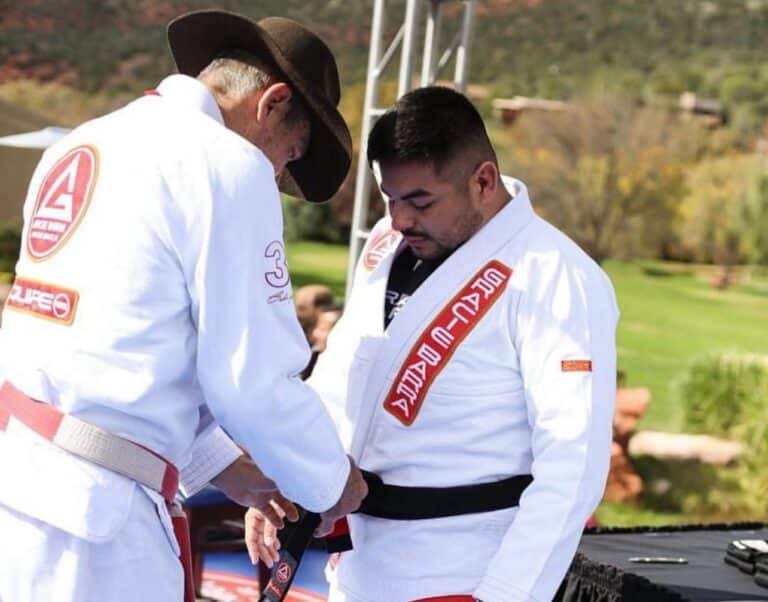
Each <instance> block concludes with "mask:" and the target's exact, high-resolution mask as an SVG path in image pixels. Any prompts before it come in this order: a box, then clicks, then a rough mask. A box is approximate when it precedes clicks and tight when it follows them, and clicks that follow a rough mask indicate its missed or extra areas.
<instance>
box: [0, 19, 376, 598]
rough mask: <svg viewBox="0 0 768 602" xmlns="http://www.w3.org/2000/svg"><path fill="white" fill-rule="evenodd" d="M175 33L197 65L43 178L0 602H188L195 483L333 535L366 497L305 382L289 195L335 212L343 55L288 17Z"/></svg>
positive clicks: (20, 331) (7, 473)
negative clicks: (298, 510)
mask: <svg viewBox="0 0 768 602" xmlns="http://www.w3.org/2000/svg"><path fill="white" fill-rule="evenodd" d="M168 35H169V42H170V46H171V51H172V53H173V56H174V59H175V60H176V64H177V66H178V69H179V72H180V73H179V74H177V75H172V76H170V77H168V78H166V79H165V80H163V82H161V83H160V85H158V87H157V89H156V90H153V91H150V92H149V93H148V94H147V95H145V96H144V97H143V98H140V99H138V100H136V101H134V102H133V103H131V104H129V105H127V106H126V107H124V108H122V109H120V110H118V111H115V112H114V113H111V114H109V115H106V116H105V117H102V118H100V119H96V120H93V121H90V122H88V123H85V124H83V125H82V126H80V127H78V128H76V129H75V130H74V131H73V132H72V133H71V134H70V135H68V136H67V137H66V138H64V139H63V140H62V141H60V142H59V143H57V144H56V145H55V146H53V147H51V148H50V149H48V151H46V153H45V154H44V156H43V158H42V160H41V162H40V164H39V166H38V168H37V170H36V172H35V174H34V175H33V178H32V182H31V184H30V188H29V193H28V196H27V200H26V204H25V208H24V217H25V225H24V231H23V240H22V248H21V255H20V260H19V263H18V265H17V276H16V281H15V282H14V285H13V289H12V291H11V293H10V296H9V300H8V302H7V304H6V307H5V310H4V313H3V334H2V336H3V350H4V356H3V357H2V358H0V363H1V364H2V368H3V369H2V372H3V377H4V378H5V379H7V380H5V382H4V383H0V384H2V388H0V534H1V535H0V600H2V601H3V602H11V601H12V602H32V601H34V602H39V601H46V602H48V601H51V600H56V601H57V602H66V601H78V602H80V601H83V602H85V601H93V600H99V601H102V602H107V601H109V602H122V601H126V602H128V601H131V602H134V601H135V600H139V599H140V600H142V602H154V601H157V602H161V601H162V602H169V601H174V600H178V601H181V600H182V599H183V597H186V599H187V600H190V599H192V596H193V592H192V591H191V589H190V588H189V586H188V585H187V586H186V588H185V576H184V573H183V570H182V563H180V562H179V557H180V555H181V556H182V557H183V555H184V546H183V545H180V542H183V539H184V532H183V530H181V529H179V530H178V531H177V534H176V535H177V536H174V528H175V527H177V526H178V524H177V523H176V522H175V521H172V518H171V515H172V514H174V508H173V504H172V502H173V499H174V496H175V494H176V490H177V487H178V486H179V485H180V486H181V488H182V489H183V490H184V492H185V493H187V494H191V493H194V492H195V491H196V490H198V489H200V488H201V487H202V486H203V485H204V484H205V483H207V482H209V481H211V480H213V482H214V483H215V484H217V485H218V486H219V487H221V488H222V489H223V490H224V491H225V493H227V494H228V495H230V497H233V499H235V500H236V501H238V502H240V503H242V504H244V505H249V506H255V507H258V508H260V509H261V510H262V511H264V512H267V513H271V514H272V516H276V514H275V512H274V506H275V505H277V506H281V507H282V508H283V510H285V511H287V513H288V515H289V517H290V516H291V515H293V514H294V513H295V509H294V508H293V507H292V506H291V505H290V503H289V502H287V501H286V500H285V499H284V498H283V497H282V495H281V494H280V493H279V491H282V492H283V493H284V494H285V495H286V497H288V498H290V499H292V500H295V501H296V502H298V503H300V504H302V505H303V506H305V507H306V508H307V509H309V510H312V511H315V512H320V513H323V518H324V523H323V524H321V527H320V530H321V531H324V530H327V527H328V525H330V524H331V523H332V522H333V520H334V519H335V518H336V517H338V516H340V515H343V514H346V513H348V512H350V511H353V510H355V509H356V508H357V506H358V505H359V503H360V500H361V499H362V497H363V496H364V495H365V492H366V487H365V484H364V482H363V481H362V479H361V477H360V473H359V471H358V469H357V468H356V467H355V466H354V465H353V464H352V463H351V462H350V461H349V460H348V458H347V457H346V456H345V454H344V452H343V449H342V446H341V444H340V443H339V440H338V438H337V435H336V434H335V429H334V426H333V424H332V423H331V421H330V419H329V417H328V415H327V414H326V411H325V410H324V408H323V406H322V404H321V403H320V402H319V400H318V398H317V396H316V394H315V393H313V392H312V390H311V389H309V388H307V387H306V386H305V385H304V384H303V383H302V382H301V380H300V379H299V378H298V374H299V373H300V372H301V370H302V368H303V367H304V365H305V364H306V362H307V360H308V358H309V350H308V348H307V345H306V342H305V340H304V337H303V335H302V331H301V328H300V327H299V323H298V321H297V319H296V314H295V310H294V306H293V303H292V299H291V297H292V295H291V284H290V278H289V275H288V270H287V265H286V262H285V249H284V246H283V242H282V215H281V208H280V197H279V192H278V190H282V191H284V192H288V193H290V194H294V195H297V196H300V197H302V198H305V199H306V200H308V201H310V202H320V201H325V200H327V199H328V198H329V197H331V196H332V195H333V194H334V192H335V191H336V190H337V189H338V187H339V185H340V184H341V182H342V180H343V178H344V177H345V175H346V173H347V171H348V168H349V164H350V155H351V143H350V137H349V132H348V130H347V127H346V125H345V123H344V120H343V118H342V117H341V115H340V114H339V112H338V110H337V108H336V106H337V104H338V100H339V80H338V74H337V71H336V64H335V61H334V59H333V55H332V54H331V52H330V50H329V49H328V48H327V46H326V45H325V44H324V43H323V42H322V41H321V40H320V39H319V38H318V37H317V36H316V35H314V34H313V33H312V32H310V31H308V30H307V29H305V28H304V27H302V26H300V25H299V24H297V23H295V22H293V21H290V20H287V19H282V18H275V17H272V18H267V19H263V20H262V21H259V22H258V23H254V22H252V21H250V20H248V19H246V18H243V17H240V16H238V15H234V14H230V13H225V12H221V11H200V12H195V13H190V14H188V15H185V16H182V17H180V18H178V19H176V20H175V21H173V22H172V23H171V24H170V26H169V31H168ZM218 425H221V426H218ZM222 427H223V428H222ZM225 430H226V432H227V433H228V435H229V436H231V439H230V438H229V436H228V435H227V434H225ZM232 440H234V441H236V442H237V443H238V445H240V446H242V447H243V448H244V449H245V450H247V451H248V453H249V454H250V456H251V457H252V458H253V459H254V460H255V462H256V464H258V467H257V466H256V464H254V463H253V462H251V461H250V460H249V459H247V457H246V456H244V455H242V453H241V451H240V448H239V447H238V446H236V445H235V444H234V443H233V441H232ZM262 470H263V472H262ZM278 488H279V491H278ZM51 492H54V493H53V495H52V494H51ZM275 520H276V521H279V520H280V519H278V518H275ZM177 537H178V541H177ZM186 583H188V580H187V581H186ZM185 590H186V591H185Z"/></svg>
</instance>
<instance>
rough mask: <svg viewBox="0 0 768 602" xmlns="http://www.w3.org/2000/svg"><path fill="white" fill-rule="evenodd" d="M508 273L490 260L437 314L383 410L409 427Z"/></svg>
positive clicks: (506, 267) (499, 292)
mask: <svg viewBox="0 0 768 602" xmlns="http://www.w3.org/2000/svg"><path fill="white" fill-rule="evenodd" d="M511 276H512V269H511V268H509V267H508V266H506V265H504V264H503V263H501V262H500V261H497V260H495V259H494V260H491V261H489V262H488V263H487V264H485V265H484V266H483V267H482V268H481V269H480V271H478V272H477V273H476V274H475V275H474V276H473V277H472V279H471V280H470V281H469V282H468V283H467V284H466V285H465V286H464V288H463V289H461V291H459V293H458V294H457V295H456V296H455V297H454V298H453V299H451V300H450V301H449V302H448V304H447V305H446V306H445V307H443V309H442V310H440V313H439V314H438V315H437V317H436V318H435V319H434V320H432V322H431V323H430V324H429V326H427V328H426V329H425V330H424V332H422V333H421V336H420V337H419V339H418V340H417V341H416V343H415V344H414V346H413V347H412V348H411V351H410V352H409V353H408V356H407V358H406V360H405V363H404V364H403V366H402V367H401V368H400V372H398V374H397V378H395V381H394V382H393V383H392V387H391V388H390V390H389V393H388V395H387V397H386V399H385V400H384V409H386V410H387V412H389V413H390V414H392V415H393V416H394V417H395V418H397V419H398V420H399V421H400V422H402V423H403V424H404V425H405V426H410V425H411V424H413V421H414V420H416V416H417V415H418V413H419V410H420V409H421V404H422V403H423V402H424V398H425V397H426V395H427V391H428V390H429V387H430V385H431V384H432V381H434V380H435V377H436V376H437V375H438V374H439V373H440V372H441V371H442V369H443V368H444V367H445V365H446V364H447V363H448V360H449V359H451V356H452V355H453V353H454V352H455V351H456V348H457V347H458V346H459V344H461V342H462V341H463V340H464V338H465V337H466V336H467V335H468V334H469V333H470V332H471V331H472V329H473V328H474V327H475V326H477V324H478V323H479V322H480V320H481V319H482V317H483V316H484V315H485V314H486V312H487V311H488V310H489V309H490V308H491V306H492V305H493V304H494V303H495V302H496V300H497V299H498V298H499V297H500V296H501V293H503V292H504V289H505V288H506V285H507V282H508V281H509V278H510V277H511Z"/></svg>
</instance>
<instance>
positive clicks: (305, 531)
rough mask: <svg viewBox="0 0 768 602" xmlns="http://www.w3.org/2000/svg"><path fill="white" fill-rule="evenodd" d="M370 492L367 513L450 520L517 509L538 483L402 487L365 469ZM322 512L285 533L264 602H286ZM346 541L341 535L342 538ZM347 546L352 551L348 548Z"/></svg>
mask: <svg viewBox="0 0 768 602" xmlns="http://www.w3.org/2000/svg"><path fill="white" fill-rule="evenodd" d="M362 473H363V477H364V478H365V482H366V483H367V485H368V495H367V496H366V498H365V499H364V500H363V503H362V505H361V506H360V509H359V510H358V511H357V512H359V513H360V514H365V515H366V516H375V517H377V518H386V519H391V520H423V519H430V518H445V517H448V516H461V515H464V514H477V513H480V512H493V511H494V510H503V509H505V508H513V507H514V506H517V505H518V504H519V503H520V496H521V495H522V493H523V491H524V490H525V488H526V487H527V486H528V485H529V484H530V483H531V482H532V481H533V477H532V476H531V475H517V476H514V477H510V478H508V479H504V480H503V481H495V482H493V483H478V484H477V485H459V486H457V487H402V486H399V485H387V484H386V483H384V482H383V481H382V480H381V477H379V476H378V475H376V474H374V473H372V472H368V471H365V470H363V471H362ZM319 524H320V515H319V514H315V513H314V512H306V511H302V512H301V516H300V518H299V520H298V522H295V523H288V524H287V525H286V526H285V528H283V530H282V531H281V532H280V535H279V537H280V544H281V549H280V559H279V560H278V562H277V565H276V568H275V569H274V570H273V571H272V576H271V577H270V579H269V583H268V584H267V586H266V587H265V588H264V591H263V593H262V594H261V597H260V598H259V602H281V601H282V600H283V599H284V598H285V595H286V594H287V593H288V589H289V588H290V586H291V583H292V582H293V578H294V576H295V575H296V570H297V569H298V567H299V563H300V562H301V557H302V556H303V555H304V550H306V549H307V546H308V545H309V541H310V540H311V539H312V534H313V533H314V531H315V529H316V528H317V526H318V525H319ZM340 539H341V538H340ZM326 545H327V546H328V549H329V550H331V551H339V550H340V548H339V546H338V541H336V542H332V541H330V540H328V541H326ZM344 549H351V546H348V547H346V548H344Z"/></svg>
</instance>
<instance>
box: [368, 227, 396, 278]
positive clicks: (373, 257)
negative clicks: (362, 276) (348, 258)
mask: <svg viewBox="0 0 768 602" xmlns="http://www.w3.org/2000/svg"><path fill="white" fill-rule="evenodd" d="M399 240H400V233H399V232H397V231H396V230H384V231H383V232H379V233H378V234H376V235H375V236H372V237H371V238H370V239H368V244H366V245H365V250H364V251H363V265H364V266H365V269H366V270H368V271H369V272H372V271H373V270H375V269H376V266H378V265H379V263H380V262H381V260H382V258H383V257H384V255H386V253H387V251H389V250H390V249H391V248H392V246H393V245H395V244H396V243H397V242H398V241H399Z"/></svg>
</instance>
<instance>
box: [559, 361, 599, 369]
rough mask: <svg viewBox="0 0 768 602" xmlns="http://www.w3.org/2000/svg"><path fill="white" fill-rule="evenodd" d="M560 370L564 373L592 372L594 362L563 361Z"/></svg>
mask: <svg viewBox="0 0 768 602" xmlns="http://www.w3.org/2000/svg"><path fill="white" fill-rule="evenodd" d="M560 369H561V370H562V371H563V372H592V360H563V361H562V362H560Z"/></svg>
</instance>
